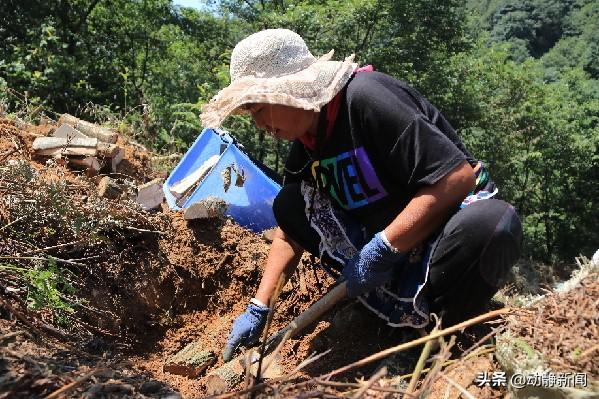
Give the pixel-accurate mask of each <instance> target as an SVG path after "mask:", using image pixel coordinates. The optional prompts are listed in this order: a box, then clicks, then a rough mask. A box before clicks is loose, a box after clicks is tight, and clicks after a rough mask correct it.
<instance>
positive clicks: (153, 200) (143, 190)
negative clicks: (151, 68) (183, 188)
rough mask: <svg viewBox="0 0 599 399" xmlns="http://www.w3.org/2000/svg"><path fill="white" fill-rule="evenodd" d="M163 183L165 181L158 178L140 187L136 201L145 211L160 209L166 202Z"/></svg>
mask: <svg viewBox="0 0 599 399" xmlns="http://www.w3.org/2000/svg"><path fill="white" fill-rule="evenodd" d="M162 182H163V179H161V178H157V179H154V180H152V181H149V182H147V183H145V184H142V185H141V186H138V187H137V197H135V201H136V202H137V203H138V204H139V205H141V207H142V208H143V209H145V210H150V209H155V208H158V207H159V206H160V204H162V201H163V200H164V192H163V191H162Z"/></svg>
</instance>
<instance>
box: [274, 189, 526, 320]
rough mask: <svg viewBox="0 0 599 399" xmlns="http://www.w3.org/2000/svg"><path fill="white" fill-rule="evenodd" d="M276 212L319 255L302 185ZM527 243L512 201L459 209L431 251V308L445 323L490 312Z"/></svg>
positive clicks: (284, 194)
mask: <svg viewBox="0 0 599 399" xmlns="http://www.w3.org/2000/svg"><path fill="white" fill-rule="evenodd" d="M273 211H274V214H275V218H276V219H277V222H278V224H279V227H280V228H281V229H282V230H283V231H284V232H285V233H286V234H287V235H288V236H289V237H291V238H292V239H293V240H295V241H296V242H297V243H298V244H299V245H301V246H302V247H303V248H304V249H305V250H306V251H308V252H310V253H312V254H313V255H316V256H319V250H318V248H319V242H320V237H319V235H318V233H317V232H316V231H315V230H314V229H313V228H312V227H311V226H310V223H309V222H308V219H307V217H306V214H305V203H304V199H303V196H302V194H301V191H300V185H299V184H289V185H286V186H284V187H283V188H282V189H281V191H280V192H279V194H278V195H277V197H276V199H275V201H274V204H273ZM521 244H522V226H521V224H520V219H519V218H518V215H517V214H516V211H515V209H514V207H513V206H512V205H510V204H508V203H507V202H505V201H502V200H498V199H487V200H481V201H477V202H474V203H472V204H470V205H468V206H466V207H465V208H463V209H460V210H458V211H457V212H456V213H455V214H454V215H453V216H452V217H451V218H450V219H449V220H448V221H447V223H446V224H445V225H444V226H443V227H442V229H441V232H440V238H439V241H438V244H437V246H436V247H435V249H434V250H433V252H432V253H431V261H430V266H429V275H428V281H427V283H426V285H425V288H424V289H425V295H426V297H427V299H428V301H429V305H430V310H431V311H432V312H435V313H437V314H442V315H443V320H444V322H443V324H444V325H445V326H447V325H451V324H455V323H457V322H459V321H462V320H465V319H467V318H469V317H472V316H474V315H476V314H479V313H482V312H484V311H485V309H486V307H487V305H488V303H489V301H490V299H491V298H492V297H493V295H494V294H495V293H496V292H497V290H498V289H499V288H500V287H501V286H502V285H503V284H504V283H505V281H506V279H507V276H508V273H509V270H510V268H511V267H512V266H513V265H514V263H515V262H516V261H517V260H518V258H519V257H520V250H521ZM324 261H325V262H329V264H330V263H331V262H330V260H328V259H324Z"/></svg>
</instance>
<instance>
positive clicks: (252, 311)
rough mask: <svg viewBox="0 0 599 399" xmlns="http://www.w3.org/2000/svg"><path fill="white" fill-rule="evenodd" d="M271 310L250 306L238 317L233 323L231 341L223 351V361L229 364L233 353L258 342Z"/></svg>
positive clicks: (251, 304) (229, 340)
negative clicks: (241, 347)
mask: <svg viewBox="0 0 599 399" xmlns="http://www.w3.org/2000/svg"><path fill="white" fill-rule="evenodd" d="M269 310H270V308H268V307H266V306H259V305H256V304H255V303H251V302H250V304H249V305H248V307H247V309H246V310H245V312H244V313H242V314H241V315H239V316H237V318H236V319H235V321H234V322H233V328H231V333H230V334H229V339H228V341H227V345H226V346H225V350H224V351H223V359H224V361H225V362H228V361H229V360H231V358H232V357H233V353H235V351H236V350H237V348H239V347H240V346H242V345H243V346H251V345H253V344H255V343H256V342H258V339H259V338H260V334H261V333H262V329H264V325H265V324H266V317H267V316H268V312H269Z"/></svg>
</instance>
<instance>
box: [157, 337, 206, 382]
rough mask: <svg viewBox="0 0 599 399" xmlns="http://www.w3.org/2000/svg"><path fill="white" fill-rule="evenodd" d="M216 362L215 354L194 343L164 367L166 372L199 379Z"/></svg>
mask: <svg viewBox="0 0 599 399" xmlns="http://www.w3.org/2000/svg"><path fill="white" fill-rule="evenodd" d="M214 362H216V356H215V355H214V352H211V351H206V350H204V349H203V348H202V346H201V343H200V342H192V343H190V344H189V345H187V346H186V347H185V348H183V349H181V350H180V351H179V352H177V353H176V354H175V355H174V356H172V357H171V358H170V359H169V361H168V363H167V364H165V365H164V371H166V372H169V373H172V374H177V375H183V376H186V377H189V378H197V377H198V376H199V375H200V374H202V373H203V372H204V370H206V369H207V368H208V367H210V366H211V365H212V364H214Z"/></svg>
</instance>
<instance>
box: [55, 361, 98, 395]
mask: <svg viewBox="0 0 599 399" xmlns="http://www.w3.org/2000/svg"><path fill="white" fill-rule="evenodd" d="M104 370H106V368H105V367H98V368H96V369H94V370H92V371H90V372H89V373H87V374H85V375H83V376H82V377H80V378H78V379H77V380H75V381H73V382H71V383H70V384H67V385H65V386H63V387H62V388H59V389H57V390H56V391H54V392H52V393H51V394H50V395H48V396H46V398H45V399H56V398H60V397H63V396H65V395H66V394H67V393H68V392H70V391H72V390H73V389H75V388H77V387H78V386H79V385H81V384H83V383H84V382H85V381H87V380H89V379H90V378H91V377H93V376H94V375H95V374H97V373H99V372H100V371H104Z"/></svg>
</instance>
